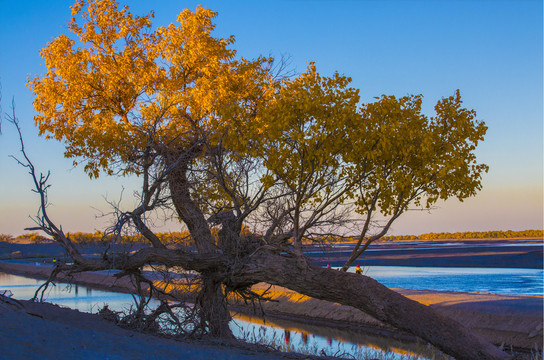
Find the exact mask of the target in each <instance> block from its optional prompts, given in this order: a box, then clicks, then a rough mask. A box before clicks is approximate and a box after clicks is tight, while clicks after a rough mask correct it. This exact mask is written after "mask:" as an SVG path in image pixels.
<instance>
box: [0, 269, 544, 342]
mask: <svg viewBox="0 0 544 360" xmlns="http://www.w3.org/2000/svg"><path fill="white" fill-rule="evenodd" d="M37 264H38V265H39V266H36V263H14V262H0V271H3V272H7V273H12V274H19V275H25V276H29V277H38V278H47V277H48V276H49V274H50V271H51V267H50V266H47V265H45V264H40V263H39V262H38V263H37ZM60 280H62V281H67V282H73V283H78V284H81V285H87V286H92V287H95V288H101V289H106V290H110V291H121V292H133V291H134V286H133V285H132V284H131V283H130V281H129V280H128V279H127V278H121V279H117V278H115V277H114V276H112V274H111V273H108V272H93V273H82V274H76V275H74V276H73V277H71V278H61V279H60ZM268 288H269V286H268V285H267V284H257V285H255V286H254V287H253V290H254V291H255V292H264V291H265V290H267V289H268ZM396 291H398V292H399V293H401V294H402V295H404V296H407V297H408V298H410V299H412V300H415V301H418V302H420V303H423V304H425V305H429V306H431V307H433V308H434V309H435V310H436V311H438V312H441V313H443V314H444V315H447V316H449V317H452V318H454V319H456V320H457V321H459V322H461V323H462V324H464V325H465V326H467V327H469V328H471V329H472V331H474V332H475V333H476V334H478V335H480V336H483V337H485V338H487V339H488V340H489V341H491V342H492V343H494V344H497V345H501V344H502V345H504V346H506V347H508V348H509V347H510V346H512V347H514V348H519V349H526V350H528V349H534V348H535V346H536V347H538V349H542V346H543V343H542V339H543V330H542V317H543V312H542V306H543V297H542V296H516V295H495V294H482V293H460V292H447V291H428V290H406V289H396ZM267 294H268V295H269V296H272V297H273V298H274V299H275V300H276V301H274V302H266V303H262V309H263V310H264V312H265V314H266V316H267V317H268V318H276V319H292V320H297V321H302V322H305V323H310V324H320V325H325V326H328V327H331V328H341V329H353V330H357V331H365V332H368V333H372V334H376V335H382V336H387V337H390V338H394V339H398V340H402V341H416V339H415V338H414V337H413V336H410V335H408V334H405V333H402V332H399V331H398V330H396V329H394V328H392V327H390V326H388V325H386V324H383V323H381V322H380V321H378V320H376V319H374V318H372V317H371V316H369V315H367V314H364V313H362V312H361V311H358V310H355V309H353V308H351V307H348V306H343V305H340V304H335V303H331V302H327V301H323V300H317V299H313V298H309V297H307V296H304V295H301V294H298V293H296V292H294V291H291V290H289V289H285V288H281V287H271V288H270V289H268V293H267ZM232 304H233V307H232V309H233V310H235V311H241V312H244V313H251V312H252V311H253V307H252V306H247V305H244V303H243V301H236V300H234V301H232Z"/></svg>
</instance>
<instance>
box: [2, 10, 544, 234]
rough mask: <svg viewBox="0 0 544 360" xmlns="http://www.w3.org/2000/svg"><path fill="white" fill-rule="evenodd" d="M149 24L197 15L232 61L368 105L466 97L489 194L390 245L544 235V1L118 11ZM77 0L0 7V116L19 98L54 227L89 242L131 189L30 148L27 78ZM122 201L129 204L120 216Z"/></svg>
mask: <svg viewBox="0 0 544 360" xmlns="http://www.w3.org/2000/svg"><path fill="white" fill-rule="evenodd" d="M126 3H128V4H129V5H130V6H131V11H132V12H133V13H135V14H139V15H142V14H144V13H147V12H148V11H150V10H154V11H155V15H156V16H155V20H154V24H155V25H167V24H169V23H171V22H175V19H176V15H177V14H178V13H179V12H180V11H181V10H182V8H184V7H188V8H190V9H193V10H194V9H195V8H196V5H197V4H199V3H201V4H202V5H203V6H205V7H208V8H211V9H212V10H214V11H216V12H218V13H219V16H218V17H217V18H216V24H217V29H216V35H217V36H221V37H226V36H230V35H235V37H236V43H235V45H234V48H236V49H237V50H238V53H239V55H242V56H244V57H255V56H258V55H259V54H264V55H268V54H272V55H275V56H281V55H286V56H289V57H290V58H291V60H292V66H293V68H294V69H295V70H296V71H298V72H301V71H303V70H304V69H305V67H306V65H307V63H308V62H309V61H314V62H316V64H317V66H318V69H319V71H320V72H321V73H322V74H331V73H332V72H334V71H336V70H337V71H339V72H340V73H343V74H346V75H349V76H351V77H352V78H353V86H355V87H357V88H360V89H361V95H362V100H363V101H372V97H374V96H379V95H381V94H393V95H397V96H402V95H406V94H423V95H424V101H425V109H426V111H429V114H431V112H430V111H431V110H432V108H433V106H434V104H435V103H436V101H437V100H438V99H440V98H441V97H444V96H449V95H451V94H453V93H454V91H455V90H456V89H460V90H461V94H462V96H463V99H464V101H465V105H466V106H467V107H469V108H473V109H475V110H476V111H477V113H478V118H479V119H480V120H483V121H485V122H486V124H487V125H488V126H489V130H488V134H487V137H486V140H485V141H484V142H483V143H482V144H481V146H480V147H479V149H478V151H477V154H478V157H479V160H480V161H482V162H485V163H487V164H488V165H489V166H490V171H489V173H488V174H487V175H486V176H485V178H484V190H483V191H482V192H481V193H480V194H478V196H476V197H475V198H471V199H468V200H466V201H465V202H463V203H460V202H458V201H457V200H450V201H447V202H446V203H442V204H439V208H438V209H435V210H434V211H432V212H431V213H430V214H429V213H427V212H412V213H409V214H406V215H405V216H404V217H403V218H401V219H399V221H398V222H397V223H396V225H394V226H393V230H392V233H395V234H407V233H409V234H420V233H425V232H430V231H435V232H438V231H478V230H508V229H511V230H521V229H529V228H533V229H542V228H543V210H542V208H543V198H542V187H543V175H542V172H543V142H542V137H543V126H542V125H543V92H542V81H543V78H542V66H543V64H542V43H543V38H542V32H543V27H542V13H543V9H542V1H540V0H534V1H531V0H520V1H514V0H512V1H491V0H482V1H476V0H472V1H468V0H457V1H446V0H443V1H431V0H427V1H409V0H398V1H393V0H389V1H387V0H386V1H378V0H375V1H371V0H368V1H357V0H352V1H332V0H330V1H324V0H322V1H310V0H306V1H302V0H300V1H296V0H295V1H273V2H264V1H205V0H204V1H200V2H195V1H155V2H150V1H141V0H138V1H130V2H128V1H123V2H121V4H126ZM70 5H71V1H58V0H51V1H16V0H1V1H0V49H1V52H2V56H0V76H1V84H2V95H3V99H2V109H3V112H9V111H10V107H11V99H12V97H14V98H15V102H16V107H17V115H18V117H19V118H20V120H21V123H22V125H23V132H24V136H25V140H26V142H27V150H28V153H29V154H30V156H31V157H32V158H33V160H34V161H35V163H36V164H37V165H38V166H39V168H40V169H41V170H43V171H46V170H48V169H50V170H51V171H52V177H51V180H52V181H51V183H52V189H51V192H50V200H51V202H52V204H53V205H52V206H51V208H50V212H51V214H52V215H53V216H54V217H55V220H56V221H57V222H58V223H60V224H62V225H63V228H64V229H65V230H67V231H94V230H96V229H101V228H102V227H103V225H104V223H105V222H107V220H105V219H104V218H98V219H97V218H96V215H98V214H99V213H100V211H99V210H102V211H105V212H107V211H108V205H107V204H106V202H105V200H104V197H107V198H108V199H110V200H116V199H117V198H118V196H119V195H118V194H119V192H120V190H121V189H122V187H123V186H124V187H125V188H126V189H127V190H126V191H125V199H127V198H129V197H130V189H131V188H132V187H133V186H135V185H136V181H135V180H134V179H120V178H103V179H100V180H93V181H91V180H89V179H88V178H87V177H86V176H85V175H84V174H83V172H82V170H81V169H79V168H75V169H74V168H73V167H72V165H71V160H67V159H64V158H63V146H62V144H59V143H57V142H55V141H52V140H50V141H46V140H44V139H42V138H40V137H38V136H37V130H36V128H35V127H34V122H33V116H34V111H33V108H32V96H31V93H30V91H28V89H27V88H26V87H25V81H26V78H27V76H35V75H38V74H41V73H42V72H43V71H44V65H43V61H42V59H41V58H40V56H39V53H38V52H39V50H40V49H41V48H42V47H44V46H45V44H46V43H47V42H48V41H50V40H51V39H52V38H54V37H56V36H58V35H60V34H62V33H66V32H67V26H66V25H67V23H68V21H69V18H70V9H69V6H70ZM2 130H3V134H2V135H1V136H0V233H10V234H13V235H17V234H21V233H23V232H24V230H23V228H24V227H25V226H28V225H31V224H32V222H31V220H30V219H29V218H28V215H33V214H35V213H36V209H37V205H38V198H37V196H36V195H35V194H33V193H32V192H31V188H32V184H31V179H30V177H29V176H28V175H27V174H26V172H25V169H23V168H21V167H20V166H17V165H16V164H15V162H14V161H13V160H12V159H10V158H9V157H8V155H10V154H15V155H16V154H17V152H18V144H17V141H16V138H15V134H14V129H13V128H12V127H11V126H10V125H9V124H8V123H6V122H5V121H4V122H3V124H2ZM128 204H130V201H127V205H128Z"/></svg>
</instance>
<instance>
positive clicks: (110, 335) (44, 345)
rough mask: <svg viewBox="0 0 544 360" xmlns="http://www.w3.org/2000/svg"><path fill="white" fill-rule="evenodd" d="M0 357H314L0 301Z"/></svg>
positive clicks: (40, 305)
mask: <svg viewBox="0 0 544 360" xmlns="http://www.w3.org/2000/svg"><path fill="white" fill-rule="evenodd" d="M0 323H1V324H2V326H0V358H2V359H10V360H18V359H21V360H22V359H25V360H34V359H35V360H38V359H39V360H57V359H89V360H91V359H109V360H127V359H130V360H148V359H156V360H162V359H163V360H171V359H193V360H201V359H202V360H204V359H218V360H219V359H221V360H222V359H232V360H235V359H236V360H237V359H240V360H254V359H264V360H272V359H283V360H285V359H294V360H297V359H298V360H302V359H313V358H315V357H311V356H302V355H299V354H293V353H280V352H278V351H272V350H271V349H267V348H265V347H261V346H256V345H248V344H245V343H241V342H230V343H218V342H210V341H194V340H193V341H179V340H177V341H176V340H173V339H168V338H164V337H158V336H153V335H150V334H143V333H139V332H135V331H131V330H126V329H122V328H120V327H118V326H116V325H114V324H113V323H111V322H109V321H106V320H104V319H102V318H100V317H99V316H98V315H96V314H87V313H82V312H79V311H77V310H71V309H67V308H61V307H59V306H56V305H52V304H47V303H35V302H31V301H24V300H22V301H9V302H4V301H2V298H1V297H0Z"/></svg>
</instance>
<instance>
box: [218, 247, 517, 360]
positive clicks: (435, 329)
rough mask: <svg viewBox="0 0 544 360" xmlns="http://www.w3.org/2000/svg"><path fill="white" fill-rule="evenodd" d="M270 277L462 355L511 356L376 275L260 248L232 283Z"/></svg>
mask: <svg viewBox="0 0 544 360" xmlns="http://www.w3.org/2000/svg"><path fill="white" fill-rule="evenodd" d="M257 282H267V283H269V284H273V285H279V286H283V287H286V288H288V289H291V290H294V291H297V292H299V293H301V294H304V295H307V296H310V297H313V298H317V299H321V300H328V301H333V302H338V303H340V304H343V305H349V306H352V307H354V308H357V309H360V310H362V311H363V312H365V313H367V314H369V315H372V316H374V317H375V318H376V319H378V320H381V321H383V322H384V323H387V324H390V325H393V326H394V327H396V328H398V329H401V330H405V331H407V332H409V333H411V334H414V335H416V336H419V337H420V338H422V339H424V340H426V341H428V342H429V343H431V344H433V345H434V346H436V347H437V348H439V349H440V350H442V351H443V352H445V353H446V354H449V355H452V356H454V357H455V358H456V359H458V360H476V359H478V360H487V359H489V360H491V359H494V360H497V359H508V358H509V356H507V355H506V354H505V353H503V352H502V351H500V350H499V349H497V348H496V347H495V346H494V345H492V344H491V343H489V342H487V341H486V340H485V339H483V338H481V337H479V336H477V335H476V334H473V333H472V332H471V331H470V330H468V329H466V328H465V327H464V326H463V325H461V324H459V323H458V322H457V321H455V320H453V319H450V318H448V317H445V316H443V315H440V314H438V313H437V312H435V311H434V310H433V309H432V308H431V307H429V306H425V305H423V304H420V303H418V302H416V301H413V300H410V299H408V298H406V297H404V296H402V295H400V294H399V293H397V292H395V291H393V290H390V289H388V288H387V287H385V286H384V285H382V284H380V283H379V282H377V281H376V280H374V279H372V278H370V277H368V276H364V275H357V274H352V273H346V272H341V271H336V270H332V269H323V268H320V267H318V266H315V265H312V264H310V263H308V262H306V261H300V260H299V261H297V260H296V259H295V258H293V257H287V256H282V255H278V254H275V253H271V252H269V251H260V252H259V253H257V254H254V255H253V256H252V258H251V259H250V261H249V262H248V263H246V265H245V266H243V267H242V268H240V269H239V270H238V271H236V273H234V274H233V275H232V278H231V283H229V284H228V285H229V286H233V287H237V286H246V285H248V284H253V283H257Z"/></svg>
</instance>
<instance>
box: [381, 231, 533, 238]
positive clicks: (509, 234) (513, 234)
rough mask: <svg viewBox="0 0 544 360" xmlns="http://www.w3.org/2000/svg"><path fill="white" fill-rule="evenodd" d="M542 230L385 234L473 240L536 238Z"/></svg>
mask: <svg viewBox="0 0 544 360" xmlns="http://www.w3.org/2000/svg"><path fill="white" fill-rule="evenodd" d="M543 233H544V232H543V231H542V230H522V231H512V230H506V231H502V230H493V231H465V232H454V233H449V232H441V233H433V232H430V233H426V234H421V235H418V236H416V235H389V236H384V237H383V239H384V240H388V241H394V240H471V239H512V238H534V239H542V237H543Z"/></svg>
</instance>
